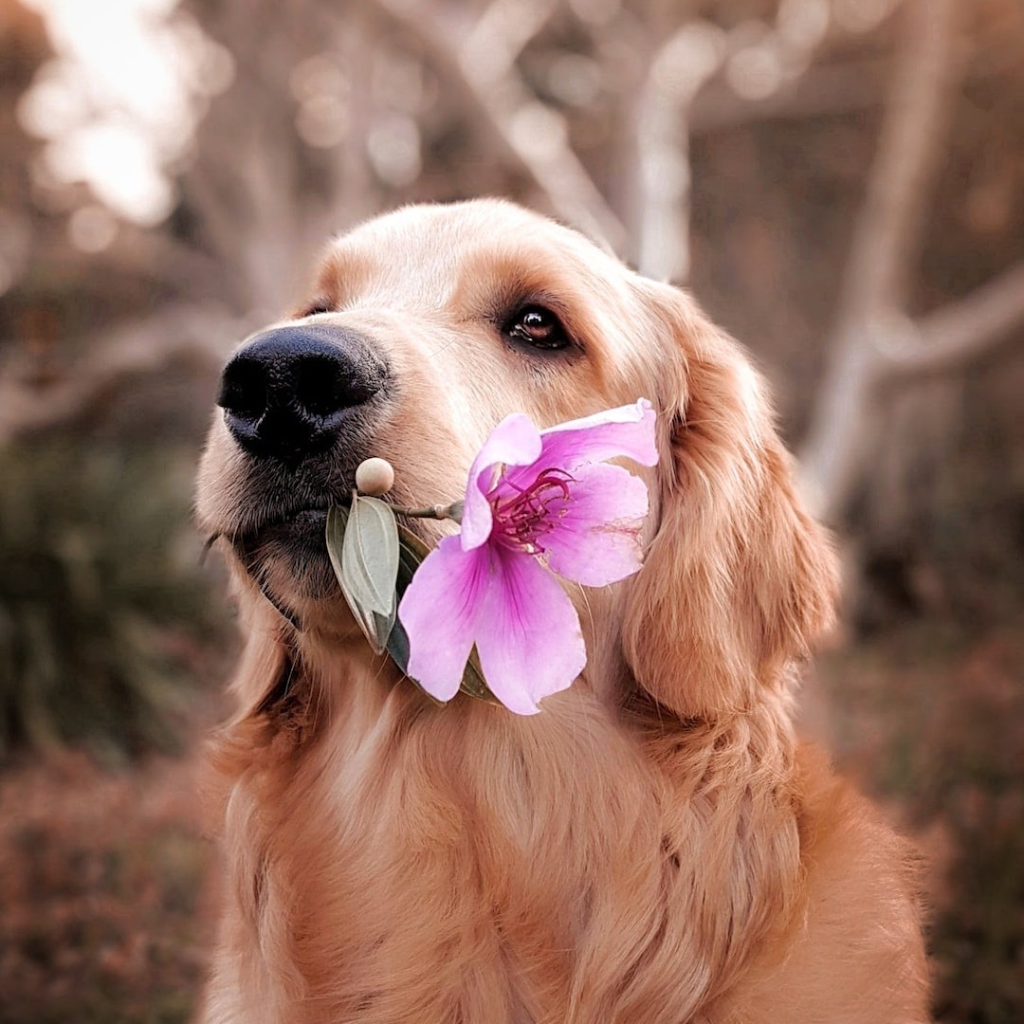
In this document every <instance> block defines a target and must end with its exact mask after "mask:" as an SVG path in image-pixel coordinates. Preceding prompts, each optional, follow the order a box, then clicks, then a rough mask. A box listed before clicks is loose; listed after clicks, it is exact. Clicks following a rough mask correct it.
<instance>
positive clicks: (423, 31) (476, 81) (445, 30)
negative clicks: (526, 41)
mask: <svg viewBox="0 0 1024 1024" xmlns="http://www.w3.org/2000/svg"><path fill="white" fill-rule="evenodd" d="M372 2H373V7H374V10H376V11H378V12H379V13H380V14H381V15H382V16H383V17H385V18H387V19H388V20H389V21H391V22H392V23H393V24H395V25H397V26H399V27H400V28H401V29H402V30H403V31H405V32H408V33H409V34H410V35H411V36H413V37H414V38H416V39H418V40H419V41H420V43H421V45H422V46H423V48H424V49H425V50H426V52H427V54H428V55H429V57H430V58H431V65H432V67H433V68H434V70H435V71H436V72H437V74H438V75H439V77H441V78H442V79H446V80H447V81H448V84H449V86H450V88H451V91H452V94H453V95H456V96H462V97H463V98H464V100H465V104H466V106H465V109H464V113H465V114H466V116H467V120H468V121H469V123H470V124H471V125H472V126H473V127H474V128H475V129H476V130H477V132H478V133H479V134H480V135H481V136H482V139H483V141H484V143H485V144H486V145H488V146H490V147H491V148H492V149H493V150H494V152H496V153H497V154H499V155H500V156H501V157H502V158H503V159H505V160H506V161H508V162H509V163H510V164H511V165H512V166H513V167H515V168H517V169H518V170H519V171H520V172H522V173H523V174H525V175H526V177H527V178H528V179H529V180H530V181H532V182H533V184H534V186H535V187H536V188H537V190H538V191H539V192H540V193H542V194H543V196H544V197H545V199H546V200H547V203H548V205H549V206H550V208H551V212H552V213H554V214H555V215H556V216H558V217H561V218H562V219H563V220H565V221H567V222H568V223H570V224H573V225H574V226H576V227H578V228H580V229H582V230H583V231H586V232H587V233H588V234H590V235H591V236H592V237H594V238H595V239H596V240H598V241H603V242H605V243H606V244H607V245H608V247H609V248H611V249H613V250H615V251H618V250H620V249H621V246H622V244H623V243H624V240H625V230H624V228H623V226H622V224H621V222H620V221H619V219H618V217H616V216H615V214H614V213H613V212H612V210H611V209H610V207H609V206H608V204H607V203H606V202H605V199H604V197H603V196H602V195H601V192H600V190H599V189H598V188H597V186H596V185H595V184H594V182H593V180H592V179H591V177H590V175H589V174H588V173H587V171H586V168H584V166H583V165H582V164H581V163H580V161H579V158H578V157H577V156H576V154H575V153H574V152H573V151H572V149H571V147H570V146H569V141H568V137H567V131H566V126H565V122H564V119H563V118H562V116H561V115H560V114H558V113H557V112H556V111H554V110H551V109H549V108H548V107H545V106H544V105H543V104H542V103H540V102H539V101H538V100H537V99H535V98H534V97H533V95H532V94H531V93H530V91H529V89H527V87H526V85H525V84H524V83H523V82H522V80H521V79H520V77H519V75H518V74H517V73H516V71H515V68H514V66H512V67H510V68H509V71H508V73H507V74H506V75H505V76H504V78H502V79H501V80H500V81H497V82H492V81H488V80H485V77H484V76H480V77H477V73H478V70H477V71H474V68H473V67H472V66H466V65H465V64H464V63H463V61H462V59H461V56H460V50H459V45H458V43H454V44H453V42H452V36H453V34H454V33H453V32H452V31H451V26H446V25H444V24H443V17H442V14H441V11H440V10H439V9H438V8H437V7H434V8H432V10H431V11H430V12H427V11H424V9H423V8H422V7H416V8H413V7H409V6H408V5H406V4H403V3H402V2H400V0H372ZM474 63H476V62H474Z"/></svg>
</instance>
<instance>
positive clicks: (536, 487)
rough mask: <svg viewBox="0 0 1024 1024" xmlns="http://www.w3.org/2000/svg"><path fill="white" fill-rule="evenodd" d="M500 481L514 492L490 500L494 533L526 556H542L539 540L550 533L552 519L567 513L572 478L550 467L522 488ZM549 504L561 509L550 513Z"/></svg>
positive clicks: (559, 517)
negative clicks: (558, 506)
mask: <svg viewBox="0 0 1024 1024" xmlns="http://www.w3.org/2000/svg"><path fill="white" fill-rule="evenodd" d="M504 482H505V483H506V484H507V485H508V486H509V487H511V488H512V490H514V491H515V492H516V493H515V494H513V495H510V496H507V497H495V498H494V499H493V500H492V503H491V510H492V514H493V516H494V522H495V534H497V535H498V537H500V538H501V539H502V540H504V541H505V542H506V543H507V544H509V546H511V547H516V548H519V549H520V550H521V551H525V552H527V553H528V554H543V552H544V546H543V544H541V543H540V540H539V538H540V537H541V536H542V535H543V534H545V533H548V532H550V530H551V528H552V522H551V520H552V518H558V519H561V518H562V517H563V516H564V515H565V514H566V512H567V511H568V508H567V505H568V503H569V501H570V498H571V494H572V491H571V488H570V486H569V485H570V484H571V483H574V482H575V480H574V478H573V476H572V475H571V474H570V473H567V472H566V471H565V470H564V469H557V468H555V467H552V468H550V469H546V470H544V472H543V473H540V474H539V475H538V476H537V477H536V479H534V480H533V481H531V483H530V484H529V485H528V486H526V487H519V486H517V485H516V484H514V483H513V482H512V481H511V480H505V481H504ZM552 504H557V505H560V506H561V507H560V508H557V509H556V510H555V511H552V510H551V508H550V506H551V505H552Z"/></svg>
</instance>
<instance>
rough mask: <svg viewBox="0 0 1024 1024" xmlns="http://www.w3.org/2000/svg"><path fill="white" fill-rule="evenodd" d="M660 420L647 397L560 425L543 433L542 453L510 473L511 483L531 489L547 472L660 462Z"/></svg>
mask: <svg viewBox="0 0 1024 1024" xmlns="http://www.w3.org/2000/svg"><path fill="white" fill-rule="evenodd" d="M656 420H657V417H656V416H655V413H654V408H653V406H652V405H651V403H650V402H649V401H647V399H646V398H640V399H638V400H637V401H636V403H635V404H633V405H622V406H619V407H618V408H617V409H607V410H605V411H604V412H599V413H595V414H594V415H593V416H585V417H584V418H583V419H579V420H570V421H569V422H567V423H559V424H558V425H557V426H554V427H549V428H548V429H547V430H542V431H541V442H542V444H541V452H540V455H539V456H538V457H537V458H536V460H535V461H534V462H532V463H531V464H530V465H528V466H526V467H524V468H522V469H519V468H516V469H513V470H511V471H509V473H508V474H507V479H508V481H509V482H510V483H511V484H514V485H516V486H518V487H526V486H529V484H530V483H532V482H533V481H534V480H535V479H536V478H537V477H538V476H539V475H540V474H541V473H543V472H545V471H546V470H548V469H564V470H566V471H567V472H569V473H573V475H575V473H574V470H575V469H576V468H577V467H579V466H583V465H588V464H591V463H595V462H604V461H605V459H613V458H616V457H618V456H625V457H627V458H630V459H633V460H634V462H639V463H640V464H641V465H644V466H653V465H654V464H655V463H656V462H657V461H658V446H657V443H656V439H655V423H656Z"/></svg>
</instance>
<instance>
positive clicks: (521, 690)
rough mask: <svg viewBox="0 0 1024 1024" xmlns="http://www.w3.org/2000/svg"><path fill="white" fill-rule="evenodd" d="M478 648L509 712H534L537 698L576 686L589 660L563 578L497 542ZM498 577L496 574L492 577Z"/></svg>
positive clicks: (493, 689)
mask: <svg viewBox="0 0 1024 1024" xmlns="http://www.w3.org/2000/svg"><path fill="white" fill-rule="evenodd" d="M491 550H492V562H491V567H492V570H496V571H497V573H498V575H499V577H500V578H499V579H495V580H493V583H492V585H491V586H490V587H488V588H487V591H486V592H485V594H484V599H483V605H482V611H481V615H480V618H479V620H478V622H479V624H478V628H477V638H476V646H477V651H478V652H479V654H480V666H481V668H482V669H483V674H484V678H485V679H486V680H487V685H488V687H490V689H491V692H492V693H493V694H494V695H495V697H497V698H498V700H500V701H501V702H502V704H504V705H505V706H506V707H507V708H508V709H509V710H510V711H514V712H516V714H520V715H532V714H535V713H536V712H537V711H539V710H540V709H539V708H538V707H537V701H539V700H540V699H541V698H542V697H546V696H547V695H548V694H551V693H556V692H557V691H559V690H564V689H566V687H568V686H571V685H572V683H573V681H574V680H575V679H576V677H577V676H578V675H579V674H580V672H582V671H583V666H584V665H585V664H586V663H587V652H586V649H585V648H584V645H583V636H582V634H581V632H580V620H579V616H578V615H577V614H576V609H575V608H574V607H573V604H572V601H570V600H569V596H568V595H567V594H566V593H565V591H564V590H563V589H562V588H561V586H560V585H559V583H558V581H557V580H556V579H555V578H554V576H552V575H551V573H549V572H548V571H547V570H546V569H544V568H543V567H542V566H541V565H540V563H539V562H538V561H537V560H536V558H535V557H533V556H532V555H524V554H522V553H520V552H516V551H512V550H510V549H508V548H504V547H501V546H500V545H497V544H496V545H493V546H492V549H491ZM492 579H493V577H492Z"/></svg>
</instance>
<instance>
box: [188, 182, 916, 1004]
mask: <svg viewBox="0 0 1024 1024" xmlns="http://www.w3.org/2000/svg"><path fill="white" fill-rule="evenodd" d="M638 397H645V398H647V399H649V400H650V401H651V402H652V403H653V405H654V407H655V409H656V412H657V430H658V446H659V452H660V461H659V463H658V464H657V465H656V466H655V467H653V468H650V469H648V468H644V467H636V466H633V465H632V464H630V466H629V468H630V469H631V470H634V471H636V472H637V474H638V475H639V476H641V478H642V479H643V480H644V481H645V483H646V484H647V487H648V490H649V493H650V505H651V510H650V514H649V516H648V518H647V520H646V522H645V526H644V538H643V539H644V544H645V560H644V565H643V567H642V568H641V570H640V571H639V572H638V573H637V574H636V575H635V576H634V577H632V578H630V579H627V580H624V581H622V582H620V583H617V584H614V585H612V586H609V587H606V588H600V589H591V590H584V589H583V588H574V589H573V590H571V592H570V596H571V598H572V599H573V601H574V603H575V604H576V606H577V609H578V611H579V613H580V619H581V625H582V630H583V634H584V637H585V641H586V648H587V655H588V661H587V665H586V668H585V669H584V671H583V673H582V674H581V675H580V677H579V678H578V679H577V680H576V681H575V682H574V684H573V685H572V686H571V687H570V688H569V689H568V690H566V691H564V692H561V693H558V694H554V695H552V696H550V697H548V698H546V699H545V700H544V701H543V704H542V712H541V713H540V714H537V715H533V716H529V717H520V716H518V715H515V714H512V713H511V712H509V711H508V710H506V709H505V708H501V707H495V706H492V705H491V704H489V703H486V702H484V701H480V700H475V699H473V698H472V697H470V696H465V695H462V694H460V695H458V696H457V697H456V698H455V699H454V700H452V701H451V702H450V703H448V704H447V705H444V706H438V704H437V703H436V702H433V701H431V700H430V699H428V698H427V697H426V696H425V695H424V694H423V693H422V692H421V691H420V690H419V689H418V688H417V687H416V686H415V685H414V684H413V683H412V682H411V681H410V680H408V679H403V677H402V675H401V673H400V672H399V671H398V669H397V668H396V667H395V665H394V663H392V662H391V661H390V660H389V659H388V658H387V657H386V656H377V655H375V654H374V653H373V651H372V649H371V648H370V646H369V644H368V643H367V642H366V640H365V639H364V638H363V636H362V635H361V633H360V632H359V629H358V628H357V626H356V623H355V620H354V619H353V617H352V615H351V614H350V613H349V611H348V609H347V606H346V604H345V602H344V600H343V597H342V594H341V591H340V589H339V587H338V585H337V583H336V582H335V579H334V577H333V574H332V570H331V567H330V564H329V562H328V557H327V552H326V547H325V542H324V525H325V518H326V512H327V508H328V506H329V505H330V504H331V503H332V502H337V501H338V500H339V499H340V498H344V496H346V495H348V494H349V493H350V492H351V490H352V488H353V479H354V473H355V470H356V467H357V466H358V465H359V464H360V463H361V462H362V461H363V460H364V459H365V458H367V457H369V456H381V457H384V458H386V459H387V460H388V461H390V462H391V463H392V465H393V466H394V468H395V472H396V482H395V485H394V488H393V490H392V491H391V493H390V494H389V495H388V500H394V501H396V502H399V503H401V504H405V505H409V504H419V505H423V504H425V503H430V502H450V501H452V500H454V499H456V498H459V497H461V495H462V493H463V490H464V488H465V481H466V474H467V472H468V469H469V466H470V464H471V462H472V460H473V457H474V455H475V454H476V452H477V451H478V450H479V448H480V446H481V444H482V443H483V441H484V439H485V438H486V437H487V435H488V433H489V431H490V430H491V429H492V428H493V427H494V426H495V424H496V423H497V422H498V421H499V420H500V419H502V418H503V417H504V416H505V415H507V414H509V413H511V412H524V413H526V414H528V415H529V416H530V417H531V418H532V419H533V420H534V421H535V422H536V423H537V424H538V425H539V426H541V427H544V426H549V425H553V424H556V423H559V422H563V421H566V420H569V419H573V418H577V417H581V416H585V415H588V414H591V413H595V412H598V411H600V410H603V409H607V408H611V407H616V406H621V405H625V404H628V403H635V402H636V400H637V399H638ZM219 404H220V406H221V407H222V408H221V409H220V410H219V411H218V412H217V414H216V415H215V417H214V422H213V426H212V429H211V431H210V435H209V439H208V444H207V447H206V449H205V452H204V455H203V458H202V460H201V464H200V470H199V477H198V497H197V518H198V522H199V524H200V528H201V529H202V530H203V531H204V533H205V534H206V535H207V536H208V537H209V538H210V542H211V543H217V544H219V546H220V547H221V548H222V549H223V550H224V551H225V553H226V557H227V559H228V561H229V563H230V565H231V569H232V577H233V580H234V589H235V591H236V600H237V602H238V605H239V608H240V617H241V621H242V624H243V628H244V631H245V634H246V636H247V643H246V646H245V649H244V652H243V655H242V657H241V664H240V667H239V670H238V673H237V677H236V678H235V681H234V684H233V689H234V694H235V697H236V699H237V712H236V713H235V715H234V717H233V718H232V719H231V721H230V722H228V723H227V724H226V726H224V727H223V729H222V731H221V732H220V733H219V734H218V736H217V737H216V738H215V740H214V743H213V752H212V756H211V760H212V764H213V766H214V768H215V774H216V778H217V780H218V784H217V785H218V788H217V791H216V795H215V803H216V808H217V810H216V816H217V820H218V823H219V826H218V827H219V830H220V840H221V847H222V850H223V855H224V861H225V871H226V875H227V879H228V881H227V883H226V886H225V899H224V902H225V907H224V915H223V919H222V922H221V932H220V936H219V940H218V944H217V948H216V951H215V953H214V957H213V963H212V966H211V970H210V978H209V980H208V983H207V990H206V993H205V997H204V1000H203V1003H202V1007H201V1010H200V1014H199V1019H200V1021H202V1022H204V1024H228V1022H243V1021H244V1022H252V1024H262V1022H266V1024H270V1022H274V1024H299V1022H302V1024H313V1022H330V1024H350V1022H351V1024H357V1022H358V1024H542V1022H543V1024H684V1022H692V1024H760V1022H764V1024H769V1022H770V1024H811V1022H844V1024H868V1022H870V1024H882V1022H885V1024H904V1022H907V1024H909V1022H922V1021H925V1020H927V1019H928V1009H927V1001H928V992H927V990H928V984H927V973H928V972H927V962H926V957H925V953H924V948H923V942H922V938H921V927H920V920H919V905H918V903H919V901H918V896H917V885H916V881H915V873H916V872H915V865H914V856H913V854H912V852H911V850H910V848H909V847H908V846H907V845H906V844H905V843H904V841H903V840H901V839H900V838H898V837H897V836H896V835H895V834H894V833H893V832H892V831H891V830H890V828H889V827H888V826H887V825H886V824H885V823H884V821H883V820H882V818H881V816H880V815H879V813H878V812H876V810H874V809H873V808H872V806H871V805H870V804H869V803H868V802H867V801H866V800H865V799H863V798H862V797H861V796H860V795H858V794H857V793H856V792H855V791H854V790H853V789H852V788H851V787H850V786H849V785H848V784H846V783H845V782H843V781H841V780H840V779H838V778H837V777H835V776H834V775H833V773H832V771H831V768H830V766H829V763H828V761H827V759H826V758H825V757H824V755H822V754H821V753H819V752H817V751H816V750H814V749H812V748H811V747H809V746H807V745H805V744H802V743H801V742H799V741H798V739H797V738H796V736H795V735H794V727H793V691H794V685H795V680H796V676H797V672H798V670H799V667H800V664H801V662H802V661H803V660H804V659H805V657H806V655H807V653H808V651H809V649H810V646H811V644H812V643H813V642H814V640H815V638H816V637H818V636H819V634H821V633H822V631H823V630H825V629H827V628H828V626H829V625H830V623H831V621H832V617H833V608H834V602H835V596H836V589H837V574H836V564H835V558H834V555H833V551H832V549H831V547H830V543H829V540H828V537H827V536H826V534H825V532H824V531H823V530H822V529H821V528H820V527H819V526H817V525H816V524H815V523H814V522H813V521H812V520H811V519H810V518H809V516H808V515H807V513H806V512H805V510H804V509H803V507H802V505H801V502H800V500H799V498H798V496H797V494H796V492H795V488H794V484H793V475H792V466H791V461H790V459H789V457H788V455H787V453H786V451H785V449H784V448H783V446H782V444H781V442H780V439H779V437H778V435H777V433H776V430H775V428H774V425H773V420H772V415H771V412H770V408H769V403H768V401H767V399H766V397H765V389H764V385H763V383H762V381H761V380H760V379H759V377H758V375H757V373H756V372H755V371H754V370H753V369H752V367H751V365H750V362H749V361H748V359H747V358H746V357H745V356H744V354H743V353H742V351H741V349H740V348H739V346H738V345H737V344H736V343H734V342H733V341H732V340H730V339H729V338H727V337H726V336H724V335H723V333H722V332H721V331H719V330H717V329H716V328H715V327H714V326H713V325H712V324H711V323H710V322H709V321H708V320H707V319H706V318H705V317H704V316H703V315H702V313H701V312H700V311H699V310H698V309H697V307H696V306H695V304H694V302H693V301H692V300H691V299H690V298H689V297H688V296H687V295H686V294H685V293H684V292H682V291H679V290H677V289H675V288H672V287H670V286H668V285H663V284H659V283H655V282H653V281H650V280H646V279H644V278H642V277H640V276H639V275H637V274H635V273H633V272H632V271H630V270H629V269H628V268H627V267H626V266H624V265H623V264H622V263H620V262H619V261H618V260H616V259H615V258H614V257H613V256H611V255H609V254H608V253H606V252H605V251H603V250H602V249H600V248H599V247H598V246H596V245H594V244H592V243H591V242H589V241H588V240H586V239H585V238H584V237H583V236H582V235H580V234H578V233H576V232H575V231H573V230H571V229H569V228H567V227H564V226H561V225H559V224H556V223H554V222H551V221H549V220H546V219H544V218H542V217H540V216H538V215H536V214H533V213H530V212H528V211H526V210H524V209H522V208H519V207H517V206H515V205H513V204H511V203H507V202H504V201H499V200H474V201H469V202H464V203H454V204H449V205H418V206H410V207H406V208H403V209H400V210H398V211H395V212H392V213H389V214H387V215H384V216H382V217H379V218H377V219H374V220H371V221H369V222H367V223H365V224H363V225H361V226H359V227H357V228H356V229H355V230H353V231H351V232H350V233H349V234H347V235H345V236H343V237H341V238H339V239H337V240H335V241H334V242H333V243H332V244H331V245H330V246H329V248H328V249H327V250H326V252H325V254H324V256H323V258H322V260H321V262H320V264H319V268H318V270H317V273H316V277H315V283H314V284H313V286H312V288H311V290H310V292H309V300H308V302H307V303H306V304H305V305H303V306H302V307H301V308H299V309H296V310H295V311H294V314H293V315H292V316H290V317H288V318H287V319H285V320H283V321H281V322H279V323H277V324H273V325H271V326H270V327H268V328H267V329H266V330H263V331H261V332H259V333H258V334H257V335H256V336H254V337H253V338H250V339H249V340H247V341H246V342H244V343H243V345H242V346H241V348H240V349H238V350H237V351H236V353H235V354H234V356H233V357H232V359H231V361H230V362H229V363H228V365H227V367H226V368H225V371H224V376H223V381H222V390H221V395H220V399H219ZM413 529H414V530H415V531H416V532H418V534H419V536H420V538H421V539H422V540H423V541H425V542H426V543H427V544H428V545H430V544H435V543H436V542H437V541H438V540H439V539H440V538H441V537H443V536H444V535H445V533H446V532H450V531H452V530H453V529H454V527H453V525H452V524H451V523H440V522H433V521H429V520H417V521H416V525H415V526H414V527H413ZM438 614H439V615H440V614H444V609H443V608H439V609H438Z"/></svg>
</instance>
